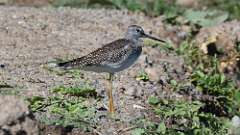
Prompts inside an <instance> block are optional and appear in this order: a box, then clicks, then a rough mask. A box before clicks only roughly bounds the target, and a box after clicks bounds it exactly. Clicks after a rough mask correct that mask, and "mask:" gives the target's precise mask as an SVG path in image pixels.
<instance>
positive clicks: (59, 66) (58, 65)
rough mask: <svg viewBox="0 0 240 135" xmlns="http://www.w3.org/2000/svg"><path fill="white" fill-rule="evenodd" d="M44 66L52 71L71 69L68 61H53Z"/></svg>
mask: <svg viewBox="0 0 240 135" xmlns="http://www.w3.org/2000/svg"><path fill="white" fill-rule="evenodd" d="M44 68H46V69H48V70H51V71H62V70H67V69H71V67H70V66H69V63H68V62H56V61H52V62H48V63H46V64H44Z"/></svg>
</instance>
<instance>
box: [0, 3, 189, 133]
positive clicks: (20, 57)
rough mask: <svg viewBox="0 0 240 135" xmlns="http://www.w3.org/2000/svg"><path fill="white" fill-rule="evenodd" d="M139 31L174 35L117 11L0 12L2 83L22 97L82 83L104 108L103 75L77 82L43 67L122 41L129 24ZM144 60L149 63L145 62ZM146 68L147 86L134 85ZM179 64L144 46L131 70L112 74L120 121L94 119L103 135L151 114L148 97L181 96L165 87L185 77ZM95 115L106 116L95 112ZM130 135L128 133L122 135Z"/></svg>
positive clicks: (159, 25) (170, 56)
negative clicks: (97, 96)
mask: <svg viewBox="0 0 240 135" xmlns="http://www.w3.org/2000/svg"><path fill="white" fill-rule="evenodd" d="M131 24H137V25H140V26H142V27H143V28H144V29H145V31H146V32H147V33H149V32H151V33H152V34H153V35H155V36H159V37H165V38H167V37H166V35H169V33H171V32H172V31H171V30H169V31H167V30H168V28H167V27H166V26H164V25H163V24H162V20H161V18H160V17H158V18H149V17H146V16H144V15H142V14H132V13H128V12H127V11H117V10H104V9H99V10H88V9H70V8H59V9H53V8H39V9H37V8H25V7H6V6H2V7H0V58H1V59H0V64H1V68H0V83H6V84H8V85H10V86H14V87H17V88H19V89H20V91H21V92H20V93H21V94H22V95H24V96H27V97H31V96H36V95H41V96H44V97H47V96H50V95H51V93H50V91H49V90H50V89H52V88H53V87H55V86H59V85H65V86H72V85H76V84H79V83H82V82H84V81H86V80H88V81H89V82H90V84H92V85H93V86H94V87H95V88H96V90H97V92H98V94H99V95H102V96H103V97H104V98H102V99H101V101H100V102H99V104H98V106H97V107H106V106H107V97H106V96H105V94H106V93H105V89H106V86H105V79H104V74H96V73H92V72H85V71H81V72H82V73H83V75H84V78H83V79H81V80H76V79H73V78H71V77H69V76H68V75H64V76H58V75H56V74H55V73H52V72H50V71H48V70H46V69H44V68H43V66H42V65H43V64H45V63H47V62H50V61H54V60H55V59H57V58H62V59H66V58H67V59H72V58H77V57H81V56H83V55H85V54H87V53H89V52H91V51H92V50H94V49H96V48H99V47H101V46H102V45H103V44H105V43H108V42H110V41H113V40H114V39H117V38H121V37H123V36H124V32H125V30H126V28H127V27H128V25H131ZM146 58H147V60H148V62H146ZM141 69H145V70H146V71H147V72H148V73H149V75H150V81H148V82H143V81H137V80H136V79H135V76H136V75H137V73H138V71H140V70H141ZM186 77H187V75H186V72H185V70H184V66H183V60H182V59H181V58H179V57H177V56H175V55H173V54H167V53H166V52H162V51H160V50H159V49H157V48H152V47H150V46H146V47H144V49H143V54H142V55H141V57H140V58H139V60H138V61H137V62H136V64H135V65H134V66H132V67H131V68H129V69H128V70H125V71H123V72H120V73H118V74H117V75H116V78H115V81H114V89H115V90H114V100H115V104H116V106H117V115H118V117H119V118H120V121H112V120H111V119H108V118H106V117H104V118H102V119H100V118H99V120H98V125H100V128H99V129H98V130H99V131H100V132H101V133H103V134H114V133H116V131H118V130H119V129H124V128H126V127H129V126H131V124H130V123H131V121H133V120H135V119H137V118H141V117H144V116H146V115H149V113H148V112H147V111H146V109H140V108H134V107H136V105H138V106H142V107H143V108H144V107H145V108H147V106H146V104H145V103H146V99H147V98H148V97H149V96H150V95H158V96H162V97H164V96H171V97H176V96H179V95H177V94H172V92H170V91H169V89H168V87H167V86H166V85H165V84H166V83H167V82H168V81H169V80H170V79H171V78H174V79H176V80H183V79H184V78H186ZM99 113H106V111H105V112H99ZM125 134H129V133H127V132H126V133H125Z"/></svg>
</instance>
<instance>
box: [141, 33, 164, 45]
mask: <svg viewBox="0 0 240 135" xmlns="http://www.w3.org/2000/svg"><path fill="white" fill-rule="evenodd" d="M143 35H144V37H145V38H150V39H153V40H156V41H159V42H163V43H166V42H167V41H165V40H163V39H159V38H156V37H152V36H150V35H148V34H146V33H144V34H143Z"/></svg>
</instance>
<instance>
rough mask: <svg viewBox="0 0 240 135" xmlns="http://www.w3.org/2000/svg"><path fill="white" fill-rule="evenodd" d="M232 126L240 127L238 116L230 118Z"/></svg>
mask: <svg viewBox="0 0 240 135" xmlns="http://www.w3.org/2000/svg"><path fill="white" fill-rule="evenodd" d="M232 125H233V126H234V127H240V118H239V117H238V116H236V115H235V116H234V117H233V118H232Z"/></svg>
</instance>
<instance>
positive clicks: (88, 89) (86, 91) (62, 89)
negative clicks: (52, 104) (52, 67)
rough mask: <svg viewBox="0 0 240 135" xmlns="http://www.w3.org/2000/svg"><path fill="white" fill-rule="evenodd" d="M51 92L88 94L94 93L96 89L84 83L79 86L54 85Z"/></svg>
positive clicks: (75, 94)
mask: <svg viewBox="0 0 240 135" xmlns="http://www.w3.org/2000/svg"><path fill="white" fill-rule="evenodd" d="M52 92H56V93H61V94H64V95H72V96H88V95H96V91H95V89H94V88H92V87H90V86H89V85H84V86H81V87H79V86H78V87H65V86H58V87H55V88H54V89H53V90H52Z"/></svg>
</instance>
